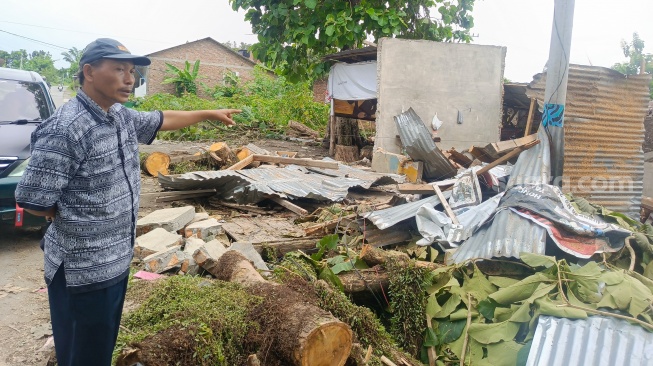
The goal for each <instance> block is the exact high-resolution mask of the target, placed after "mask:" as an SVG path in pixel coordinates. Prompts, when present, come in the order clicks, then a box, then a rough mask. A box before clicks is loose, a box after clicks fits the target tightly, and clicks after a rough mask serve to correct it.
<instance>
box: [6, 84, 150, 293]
mask: <svg viewBox="0 0 653 366" xmlns="http://www.w3.org/2000/svg"><path fill="white" fill-rule="evenodd" d="M162 123H163V113H162V112H159V111H156V112H137V111H134V110H132V109H128V108H125V107H124V106H122V105H120V104H114V105H113V106H112V107H110V108H109V111H108V112H105V111H104V110H103V109H102V108H101V107H100V106H99V105H97V104H96V103H95V102H94V101H93V100H91V98H89V97H88V96H87V95H86V94H84V92H83V91H81V90H79V92H78V94H77V97H75V98H73V99H71V100H70V101H69V102H68V103H66V104H64V105H63V106H62V107H61V108H59V109H58V110H57V111H56V112H55V114H54V115H53V116H52V117H50V118H49V119H47V120H46V121H44V122H43V123H41V124H40V125H39V127H38V128H37V129H36V130H35V131H34V132H33V133H32V140H31V151H32V156H31V157H30V160H29V163H28V166H27V169H26V170H25V174H24V175H23V177H22V179H21V181H20V183H19V185H18V188H17V189H16V202H17V203H18V205H19V206H21V207H23V208H28V209H32V210H37V211H47V210H48V209H50V208H52V207H56V216H55V218H54V221H53V223H52V225H50V227H49V228H48V230H47V231H46V234H45V237H44V250H45V264H44V268H45V280H46V283H48V284H49V283H50V282H51V281H52V278H53V277H54V274H55V273H56V271H57V269H59V267H60V266H61V265H62V263H63V265H64V271H65V277H66V284H67V286H68V288H69V291H71V292H85V291H92V290H96V289H101V288H105V287H109V286H111V285H113V284H116V283H118V282H120V281H121V280H123V279H124V278H125V277H126V276H127V275H128V274H129V265H130V262H131V260H132V255H133V246H134V237H135V226H136V219H137V217H138V216H137V215H138V203H139V194H140V188H141V187H140V168H139V155H138V143H139V142H140V143H145V144H149V143H151V142H152V141H153V140H154V137H155V136H156V133H157V131H158V130H159V128H160V127H161V124H162Z"/></svg>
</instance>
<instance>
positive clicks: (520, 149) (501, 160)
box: [476, 140, 540, 175]
mask: <svg viewBox="0 0 653 366" xmlns="http://www.w3.org/2000/svg"><path fill="white" fill-rule="evenodd" d="M539 143H540V140H535V141H531V142H529V143H527V144H526V145H523V146H519V147H518V148H516V149H514V150H512V151H511V152H509V153H507V154H506V155H504V156H502V157H500V158H499V159H497V160H495V161H493V162H491V163H490V164H488V165H486V166H484V167H482V168H481V169H479V170H478V171H477V172H476V175H481V174H484V173H485V172H487V171H489V170H490V169H492V168H494V167H495V166H497V165H500V164H503V163H505V162H507V161H508V160H510V159H512V158H514V157H515V156H517V155H519V154H521V153H522V152H523V151H526V150H528V149H530V148H531V147H533V146H535V145H537V144H539Z"/></svg>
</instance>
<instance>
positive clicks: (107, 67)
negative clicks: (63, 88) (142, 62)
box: [84, 59, 136, 109]
mask: <svg viewBox="0 0 653 366" xmlns="http://www.w3.org/2000/svg"><path fill="white" fill-rule="evenodd" d="M85 66H86V65H85ZM89 67H90V70H89V75H88V77H87V79H86V80H85V81H84V87H86V86H87V85H86V84H87V83H88V84H89V85H88V86H89V87H90V88H91V90H92V93H93V94H94V95H92V96H91V97H92V98H93V99H99V100H95V102H96V103H98V104H99V105H100V107H102V108H105V109H108V108H109V107H111V106H112V105H113V104H115V103H124V102H126V101H127V100H128V99H129V96H130V95H131V92H132V90H133V89H134V73H135V72H136V69H135V68H134V63H132V62H131V61H118V60H110V59H106V60H104V61H103V62H102V63H100V65H98V66H96V67H92V66H90V65H89Z"/></svg>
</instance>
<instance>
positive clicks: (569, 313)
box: [535, 297, 587, 319]
mask: <svg viewBox="0 0 653 366" xmlns="http://www.w3.org/2000/svg"><path fill="white" fill-rule="evenodd" d="M535 305H536V306H537V307H538V308H539V310H540V313H541V314H542V315H550V316H556V317H558V318H569V319H585V318H587V313H586V312H585V311H583V310H580V309H576V308H571V307H569V306H565V305H563V302H562V301H553V300H551V299H550V298H548V297H542V298H540V299H537V300H535Z"/></svg>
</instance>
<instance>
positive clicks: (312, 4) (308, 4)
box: [304, 0, 317, 10]
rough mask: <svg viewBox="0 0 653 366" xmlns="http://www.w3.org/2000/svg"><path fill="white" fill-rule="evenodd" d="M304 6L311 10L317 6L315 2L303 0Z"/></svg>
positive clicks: (313, 0) (315, 0)
mask: <svg viewBox="0 0 653 366" xmlns="http://www.w3.org/2000/svg"><path fill="white" fill-rule="evenodd" d="M304 4H305V5H306V7H307V8H309V9H311V10H313V9H315V7H316V6H317V0H304Z"/></svg>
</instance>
